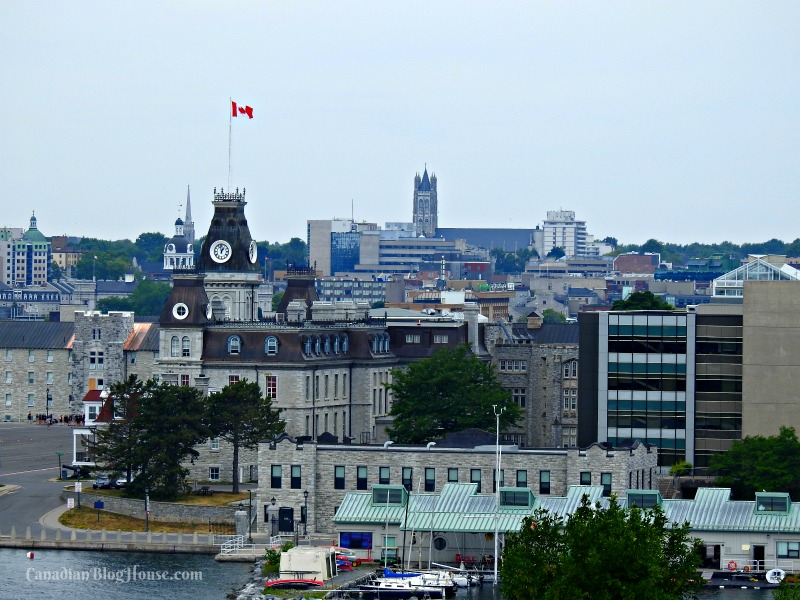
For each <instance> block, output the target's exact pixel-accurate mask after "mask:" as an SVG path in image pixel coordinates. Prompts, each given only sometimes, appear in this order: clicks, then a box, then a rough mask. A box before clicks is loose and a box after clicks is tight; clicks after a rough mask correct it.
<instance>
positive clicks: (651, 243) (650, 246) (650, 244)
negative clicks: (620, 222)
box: [639, 238, 664, 254]
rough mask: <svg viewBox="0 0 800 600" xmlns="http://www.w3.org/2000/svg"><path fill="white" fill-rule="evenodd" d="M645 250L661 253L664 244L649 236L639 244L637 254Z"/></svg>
mask: <svg viewBox="0 0 800 600" xmlns="http://www.w3.org/2000/svg"><path fill="white" fill-rule="evenodd" d="M646 252H649V253H651V254H663V253H664V244H663V243H661V242H659V241H658V240H654V239H653V238H650V239H649V240H647V241H646V242H645V243H644V244H642V245H641V246H639V254H644V253H646Z"/></svg>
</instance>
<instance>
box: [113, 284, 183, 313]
mask: <svg viewBox="0 0 800 600" xmlns="http://www.w3.org/2000/svg"><path fill="white" fill-rule="evenodd" d="M169 292H170V285H169V284H168V283H165V282H161V281H151V280H149V279H146V280H144V281H142V282H141V283H139V285H137V286H136V289H134V290H133V292H132V293H131V295H130V297H124V296H109V297H108V298H100V300H98V301H97V310H99V311H101V312H108V311H109V310H130V311H133V312H135V313H136V314H137V315H149V316H154V315H159V314H161V309H162V308H164V303H165V302H166V301H167V298H169Z"/></svg>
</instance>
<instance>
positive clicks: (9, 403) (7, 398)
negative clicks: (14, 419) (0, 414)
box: [6, 394, 12, 406]
mask: <svg viewBox="0 0 800 600" xmlns="http://www.w3.org/2000/svg"><path fill="white" fill-rule="evenodd" d="M11 399H12V397H11V394H6V406H11Z"/></svg>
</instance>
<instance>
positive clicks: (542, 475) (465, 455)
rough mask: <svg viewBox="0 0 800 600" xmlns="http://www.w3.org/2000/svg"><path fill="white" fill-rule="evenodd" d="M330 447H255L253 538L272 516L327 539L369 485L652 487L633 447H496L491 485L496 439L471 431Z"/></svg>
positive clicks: (283, 439)
mask: <svg viewBox="0 0 800 600" xmlns="http://www.w3.org/2000/svg"><path fill="white" fill-rule="evenodd" d="M331 441H332V440H331V439H330V438H321V439H319V440H318V441H317V442H311V441H303V440H299V439H297V438H293V437H290V436H288V435H285V434H284V435H281V436H279V437H278V438H277V439H275V440H274V441H272V442H269V443H267V442H265V443H262V444H260V445H259V451H258V454H259V456H258V464H259V478H258V482H259V487H258V493H257V499H256V502H257V506H256V510H257V511H258V513H257V514H258V517H257V527H258V531H262V532H267V531H271V529H270V528H271V527H272V525H271V520H272V517H276V519H277V520H278V521H279V523H281V524H282V525H280V527H283V528H286V527H288V526H290V525H291V526H292V527H296V526H297V524H298V521H302V518H301V517H302V515H303V513H306V514H307V522H306V523H304V525H306V528H307V529H308V531H313V532H316V533H333V531H334V529H333V522H334V515H337V520H338V512H337V511H338V508H339V507H340V506H341V505H342V502H343V501H344V499H345V497H346V496H347V494H348V493H350V492H355V491H367V490H370V489H373V486H385V485H395V486H397V485H399V486H402V487H404V488H405V489H406V490H407V491H408V492H410V493H412V494H413V493H415V492H425V493H436V492H441V491H442V489H443V488H444V486H445V485H447V484H451V483H471V484H473V485H474V486H475V490H476V492H477V493H479V494H480V493H484V494H485V493H491V492H493V491H494V490H495V486H496V485H498V483H499V485H500V487H501V488H505V487H508V488H518V489H523V488H524V489H529V490H531V491H532V492H533V494H535V495H536V496H550V495H554V496H557V495H563V494H565V493H566V492H567V490H568V488H569V486H571V485H593V484H594V485H601V486H603V491H604V494H605V495H606V496H608V495H610V494H617V495H621V494H622V493H623V491H624V490H626V489H629V488H634V489H656V488H657V486H658V476H657V471H656V468H657V467H656V463H657V459H656V455H657V452H656V450H655V449H654V448H650V447H647V446H645V445H643V444H638V443H637V444H634V445H633V446H631V447H629V448H615V449H611V448H606V447H601V446H599V445H593V446H591V447H589V448H587V449H586V450H579V449H577V448H571V449H551V450H526V449H521V448H519V447H517V446H516V445H508V444H503V445H502V446H501V457H502V462H501V464H502V468H501V472H500V478H499V479H500V480H499V482H498V480H497V476H496V471H495V469H496V465H497V462H496V461H497V454H496V450H497V446H496V445H495V436H494V435H493V434H487V433H485V432H481V431H477V430H471V431H468V432H463V433H462V434H457V435H453V436H448V437H447V438H445V439H444V440H441V441H439V442H437V443H435V444H433V443H429V444H427V445H425V446H400V445H397V444H390V443H386V444H384V445H382V446H381V445H351V444H335V443H330V442H331ZM304 492H308V494H307V495H306V494H305V493H304ZM273 499H274V503H273ZM302 509H306V510H302ZM283 531H286V529H283Z"/></svg>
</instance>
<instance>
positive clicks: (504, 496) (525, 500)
mask: <svg viewBox="0 0 800 600" xmlns="http://www.w3.org/2000/svg"><path fill="white" fill-rule="evenodd" d="M500 506H509V507H516V506H519V507H523V508H529V507H531V506H533V494H532V493H531V491H530V490H529V489H522V488H500Z"/></svg>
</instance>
